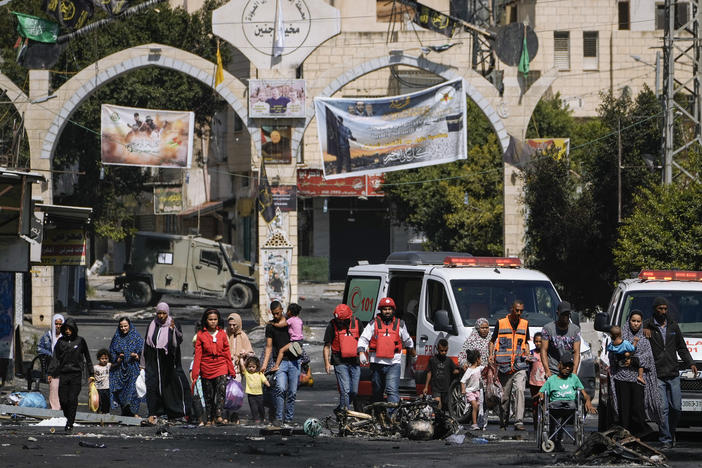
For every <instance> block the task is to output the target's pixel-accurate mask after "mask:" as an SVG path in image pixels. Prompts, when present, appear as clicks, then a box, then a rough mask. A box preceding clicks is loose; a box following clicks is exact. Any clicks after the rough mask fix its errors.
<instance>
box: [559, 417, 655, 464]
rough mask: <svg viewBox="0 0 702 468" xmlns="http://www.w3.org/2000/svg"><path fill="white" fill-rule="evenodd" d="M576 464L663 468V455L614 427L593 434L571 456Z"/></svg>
mask: <svg viewBox="0 0 702 468" xmlns="http://www.w3.org/2000/svg"><path fill="white" fill-rule="evenodd" d="M573 457H574V458H575V461H576V462H577V463H578V464H588V465H621V464H630V463H641V464H646V465H654V466H665V465H666V463H665V462H666V457H665V455H663V453H661V452H659V451H658V450H656V449H654V448H653V447H651V446H650V445H648V444H646V443H644V442H642V441H641V440H640V439H639V438H638V437H634V436H633V435H632V434H631V433H630V432H629V431H627V430H626V429H624V428H622V427H619V426H614V427H612V428H611V429H609V430H607V431H605V432H593V433H592V434H590V436H589V437H588V438H587V439H585V442H583V444H582V445H581V446H580V448H578V449H577V450H576V451H575V453H574V454H573Z"/></svg>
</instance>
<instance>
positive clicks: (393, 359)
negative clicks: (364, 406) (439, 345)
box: [358, 297, 415, 403]
mask: <svg viewBox="0 0 702 468" xmlns="http://www.w3.org/2000/svg"><path fill="white" fill-rule="evenodd" d="M378 309H380V313H379V314H378V315H376V316H375V318H374V319H373V320H371V321H370V322H368V325H366V328H364V329H363V333H361V337H360V338H359V339H358V353H359V358H360V361H361V365H366V364H367V363H368V356H367V354H366V353H367V352H368V351H370V370H371V383H372V384H373V401H382V400H383V394H387V396H388V403H397V402H398V401H400V366H401V363H402V347H403V346H404V347H405V348H407V356H409V357H413V356H415V352H414V341H412V337H411V336H410V334H409V333H408V332H407V327H406V326H405V322H404V321H402V320H400V319H399V318H397V317H395V301H393V300H392V298H389V297H384V298H382V299H381V300H380V301H379V302H378Z"/></svg>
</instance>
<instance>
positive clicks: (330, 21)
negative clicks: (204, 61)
mask: <svg viewBox="0 0 702 468" xmlns="http://www.w3.org/2000/svg"><path fill="white" fill-rule="evenodd" d="M278 2H279V5H280V10H281V12H282V14H281V16H280V17H279V18H276V10H277V9H276V0H232V1H230V2H229V3H227V4H225V5H223V6H221V7H220V8H217V9H216V10H214V11H213V12H212V32H214V33H215V34H216V35H217V36H219V37H221V38H222V39H224V40H225V41H227V42H229V43H230V44H231V45H233V46H234V47H236V48H237V49H239V50H240V51H241V53H243V54H244V55H245V56H246V58H248V59H249V60H250V61H251V62H252V63H253V64H254V65H255V66H256V67H257V68H261V69H271V68H285V69H289V68H297V67H298V66H300V64H301V63H302V62H303V61H304V60H305V59H306V58H307V56H308V55H310V54H311V53H312V52H313V51H314V50H315V49H316V48H317V46H319V45H320V44H322V43H323V42H324V41H326V40H327V39H329V38H330V37H333V36H336V35H337V34H339V32H340V31H341V16H340V13H339V10H337V9H336V8H334V7H332V6H330V5H329V4H327V3H325V2H323V1H322V0H278ZM276 19H277V20H278V26H279V27H278V28H276ZM276 29H278V30H282V31H284V32H285V35H284V37H282V41H280V42H282V45H283V52H282V55H280V56H279V57H274V54H273V48H274V38H275V35H276V33H275V31H276Z"/></svg>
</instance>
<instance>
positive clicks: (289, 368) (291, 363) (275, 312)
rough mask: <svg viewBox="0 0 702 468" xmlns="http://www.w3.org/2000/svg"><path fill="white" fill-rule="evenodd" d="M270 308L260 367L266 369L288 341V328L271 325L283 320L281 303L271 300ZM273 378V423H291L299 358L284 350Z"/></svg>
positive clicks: (298, 379)
mask: <svg viewBox="0 0 702 468" xmlns="http://www.w3.org/2000/svg"><path fill="white" fill-rule="evenodd" d="M270 308H271V315H272V316H273V320H271V321H270V322H268V323H267V324H266V350H265V354H264V356H263V364H262V365H261V369H267V368H268V365H269V363H275V357H276V356H278V350H279V349H281V348H282V347H283V346H285V345H286V344H288V343H290V335H289V334H288V328H287V327H275V326H273V324H277V323H279V322H281V321H282V320H283V305H282V304H281V303H280V302H278V301H273V302H271V306H270ZM273 380H274V382H275V389H274V390H273V397H274V399H275V420H274V421H273V425H274V426H282V425H283V423H292V420H293V416H295V397H296V394H297V384H298V383H299V381H300V360H299V359H298V358H297V357H295V356H293V355H292V354H290V353H289V352H287V351H286V352H285V353H284V354H283V360H282V361H281V363H280V367H279V368H278V370H277V371H276V372H275V377H274V379H273ZM283 410H285V414H283Z"/></svg>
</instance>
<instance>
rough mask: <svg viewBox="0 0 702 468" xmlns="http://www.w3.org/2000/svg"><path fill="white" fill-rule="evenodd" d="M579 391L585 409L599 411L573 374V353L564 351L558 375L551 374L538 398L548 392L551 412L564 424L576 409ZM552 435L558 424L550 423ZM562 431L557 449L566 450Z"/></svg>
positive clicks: (557, 442) (559, 450)
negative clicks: (562, 439) (562, 440)
mask: <svg viewBox="0 0 702 468" xmlns="http://www.w3.org/2000/svg"><path fill="white" fill-rule="evenodd" d="M578 392H580V393H581V394H582V396H583V400H584V401H585V410H586V411H587V412H588V413H592V414H594V413H597V410H596V409H595V408H594V407H593V406H592V402H591V401H590V395H588V394H587V392H585V387H583V383H582V382H581V381H580V379H579V378H578V376H577V375H575V374H573V355H572V354H571V353H569V352H564V353H562V354H561V359H560V362H559V363H558V375H551V377H549V378H548V380H546V383H544V384H543V385H542V386H541V389H539V393H538V394H537V396H536V397H537V398H538V399H542V398H543V397H544V394H548V399H549V402H551V403H553V402H556V403H555V404H552V405H550V406H549V413H550V414H551V416H553V418H554V419H556V420H557V421H558V422H559V424H562V423H563V421H564V420H565V418H567V417H568V416H569V415H570V414H571V413H572V411H573V409H575V399H576V397H577V394H578ZM549 427H550V432H551V433H550V435H551V436H552V435H553V433H554V432H555V430H556V427H557V426H556V424H555V423H554V424H550V426H549ZM561 435H562V434H561V433H560V432H559V433H558V436H557V440H555V441H554V442H555V443H556V451H558V452H562V451H564V448H563V445H562V444H561Z"/></svg>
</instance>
